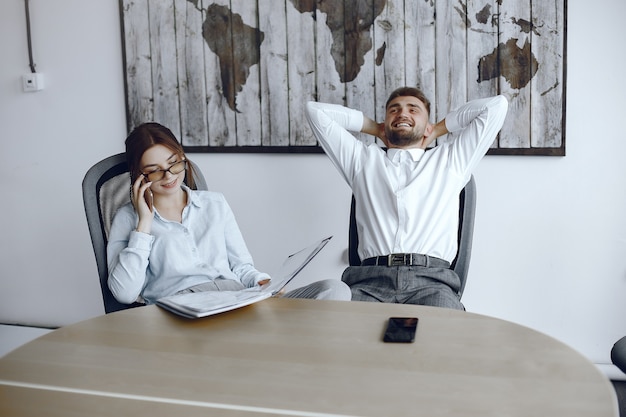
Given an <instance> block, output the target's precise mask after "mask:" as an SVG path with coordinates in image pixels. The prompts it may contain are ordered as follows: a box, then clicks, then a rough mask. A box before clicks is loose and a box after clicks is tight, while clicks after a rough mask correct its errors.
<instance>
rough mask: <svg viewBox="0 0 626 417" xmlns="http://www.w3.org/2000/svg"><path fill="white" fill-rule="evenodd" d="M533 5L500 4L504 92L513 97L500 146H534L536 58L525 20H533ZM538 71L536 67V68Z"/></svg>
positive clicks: (501, 88)
mask: <svg viewBox="0 0 626 417" xmlns="http://www.w3.org/2000/svg"><path fill="white" fill-rule="evenodd" d="M530 21H531V16H530V7H528V4H527V3H522V2H503V4H501V5H500V39H501V41H500V44H499V50H498V63H499V65H500V73H501V75H502V76H503V78H504V80H502V82H501V84H500V92H502V93H503V94H505V95H507V96H509V97H510V98H509V113H508V114H507V118H506V120H505V121H504V126H503V127H502V130H501V131H500V141H499V147H500V148H529V147H530V88H528V83H529V82H530V78H531V73H532V72H533V67H534V66H535V65H533V64H534V62H535V61H534V58H533V57H532V55H531V51H530V37H529V34H528V33H526V32H525V30H524V27H523V25H524V22H530ZM535 70H536V69H535Z"/></svg>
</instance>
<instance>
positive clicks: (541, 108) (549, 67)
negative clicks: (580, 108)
mask: <svg viewBox="0 0 626 417" xmlns="http://www.w3.org/2000/svg"><path fill="white" fill-rule="evenodd" d="M532 12H533V18H532V25H531V27H530V28H529V30H530V37H531V52H532V54H533V55H534V56H535V57H536V58H537V61H539V62H540V63H541V65H540V66H539V69H538V71H537V75H536V76H535V77H534V78H533V79H532V81H531V93H530V94H531V108H530V111H531V113H530V118H531V129H532V130H531V144H532V146H533V147H535V148H541V147H547V148H560V147H561V145H562V140H563V120H564V113H565V108H564V105H563V103H564V100H565V98H564V95H563V93H564V90H563V87H564V80H563V68H564V67H563V59H564V56H563V51H564V45H565V44H564V42H565V36H564V31H565V23H564V16H565V14H566V13H565V10H564V4H563V2H561V1H554V2H547V1H537V0H533V1H532ZM555 58H556V59H555Z"/></svg>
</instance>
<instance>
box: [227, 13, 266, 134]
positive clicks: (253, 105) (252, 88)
mask: <svg viewBox="0 0 626 417" xmlns="http://www.w3.org/2000/svg"><path fill="white" fill-rule="evenodd" d="M230 10H231V16H232V17H231V18H232V22H233V30H232V48H233V71H234V72H235V74H237V75H239V76H240V77H241V80H240V81H239V82H237V84H238V87H237V88H236V93H235V94H236V108H237V111H236V112H235V120H236V123H237V145H238V146H258V145H261V100H260V97H261V85H260V84H261V83H260V71H259V65H258V63H259V62H260V60H261V56H260V45H261V43H262V42H263V41H264V40H265V34H264V33H263V32H261V31H260V30H259V29H258V27H259V23H258V10H257V3H256V1H231V5H230Z"/></svg>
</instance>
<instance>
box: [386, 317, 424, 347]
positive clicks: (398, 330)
mask: <svg viewBox="0 0 626 417" xmlns="http://www.w3.org/2000/svg"><path fill="white" fill-rule="evenodd" d="M417 322H418V319H417V317H391V318H390V319H389V321H388V322H387V329H386V330H385V336H384V337H383V341H384V342H387V343H412V342H413V341H415V331H416V330H417Z"/></svg>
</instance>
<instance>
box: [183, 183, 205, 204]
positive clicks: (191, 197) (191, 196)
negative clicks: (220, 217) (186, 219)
mask: <svg viewBox="0 0 626 417" xmlns="http://www.w3.org/2000/svg"><path fill="white" fill-rule="evenodd" d="M181 187H182V189H183V191H185V192H186V193H187V205H188V206H189V205H191V204H193V205H194V206H196V207H202V201H201V200H200V198H199V197H198V194H197V193H194V192H192V190H191V188H189V187H187V186H186V185H185V184H183V185H181Z"/></svg>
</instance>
